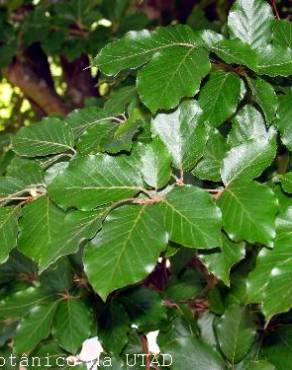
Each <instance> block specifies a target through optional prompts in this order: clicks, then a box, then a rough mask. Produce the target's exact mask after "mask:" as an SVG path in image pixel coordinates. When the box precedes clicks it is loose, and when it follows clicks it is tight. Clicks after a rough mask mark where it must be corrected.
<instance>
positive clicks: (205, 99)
mask: <svg viewBox="0 0 292 370" xmlns="http://www.w3.org/2000/svg"><path fill="white" fill-rule="evenodd" d="M240 85H241V80H240V78H239V77H238V76H237V75H235V74H233V73H229V72H224V71H215V72H212V73H210V79H209V80H208V82H207V83H206V84H205V85H204V87H203V88H202V89H201V91H200V95H199V104H200V107H201V108H202V109H203V117H204V119H205V120H207V121H208V122H209V123H210V124H211V125H212V126H214V127H218V126H220V125H221V124H222V123H223V122H224V121H226V120H227V118H229V117H230V116H231V115H232V114H233V113H234V112H235V111H236V108H237V104H238V102H239V98H240Z"/></svg>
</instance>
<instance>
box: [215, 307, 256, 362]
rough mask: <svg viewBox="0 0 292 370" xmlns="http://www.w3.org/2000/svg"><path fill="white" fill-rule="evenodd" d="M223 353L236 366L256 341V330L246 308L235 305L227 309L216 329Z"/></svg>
mask: <svg viewBox="0 0 292 370" xmlns="http://www.w3.org/2000/svg"><path fill="white" fill-rule="evenodd" d="M215 329H216V333H217V339H218V342H219V345H220V348H221V351H222V352H223V353H224V355H225V356H226V357H227V359H228V360H229V361H230V362H231V364H236V363H237V362H239V361H240V360H242V359H243V358H244V356H245V355H246V354H247V352H248V351H249V349H250V347H251V345H252V343H253V342H254V340H255V336H256V328H255V324H254V323H253V321H252V318H251V316H250V314H249V313H248V311H247V309H246V308H245V307H241V306H239V305H233V306H230V307H228V308H227V309H226V311H225V312H224V315H223V316H221V317H220V319H219V320H218V322H217V325H216V327H215Z"/></svg>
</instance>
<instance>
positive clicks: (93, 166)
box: [48, 155, 142, 210]
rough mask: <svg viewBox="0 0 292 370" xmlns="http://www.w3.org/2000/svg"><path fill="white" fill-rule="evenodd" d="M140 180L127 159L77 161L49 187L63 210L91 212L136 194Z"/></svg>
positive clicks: (53, 197) (82, 159) (105, 158)
mask: <svg viewBox="0 0 292 370" xmlns="http://www.w3.org/2000/svg"><path fill="white" fill-rule="evenodd" d="M141 186H142V180H141V178H140V176H139V174H138V173H137V171H135V168H134V167H133V165H132V163H131V162H130V160H129V159H128V158H127V157H126V156H120V157H111V156H108V155H97V156H94V155H90V156H87V157H78V158H76V159H74V160H73V161H71V162H70V164H69V166H68V167H67V168H66V169H65V170H64V171H63V172H62V173H61V174H60V175H59V176H56V177H55V179H54V180H53V182H52V183H51V184H50V185H49V188H48V191H49V194H50V196H51V197H52V199H53V200H54V201H55V202H56V203H57V204H58V205H60V206H62V207H64V208H69V207H77V208H79V209H82V210H90V209H93V208H95V207H98V206H101V205H105V204H109V203H111V202H115V201H118V200H121V199H125V198H128V197H131V196H133V195H135V194H137V193H138V192H139V190H140V188H141Z"/></svg>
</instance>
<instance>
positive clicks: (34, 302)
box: [0, 287, 53, 319]
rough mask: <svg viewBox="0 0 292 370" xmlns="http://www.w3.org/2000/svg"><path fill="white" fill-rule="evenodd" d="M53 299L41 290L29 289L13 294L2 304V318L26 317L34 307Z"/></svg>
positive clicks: (0, 309) (0, 304)
mask: <svg viewBox="0 0 292 370" xmlns="http://www.w3.org/2000/svg"><path fill="white" fill-rule="evenodd" d="M50 298H53V295H52V294H48V293H46V292H44V291H42V289H40V288H35V287H29V288H26V289H21V290H18V291H16V292H13V293H11V294H10V295H9V296H7V297H6V298H4V299H2V300H1V302H0V317H1V318H3V319H14V318H21V317H23V316H25V315H26V314H27V313H28V312H29V311H30V310H31V309H32V308H33V307H35V306H38V305H40V304H43V303H45V302H47V301H48V300H50Z"/></svg>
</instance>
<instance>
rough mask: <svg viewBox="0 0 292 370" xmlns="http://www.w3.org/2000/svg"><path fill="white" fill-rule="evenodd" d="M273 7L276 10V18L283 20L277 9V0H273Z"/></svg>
mask: <svg viewBox="0 0 292 370" xmlns="http://www.w3.org/2000/svg"><path fill="white" fill-rule="evenodd" d="M272 7H273V9H274V13H275V16H276V18H277V19H281V17H280V14H279V12H278V9H277V4H276V0H272Z"/></svg>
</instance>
